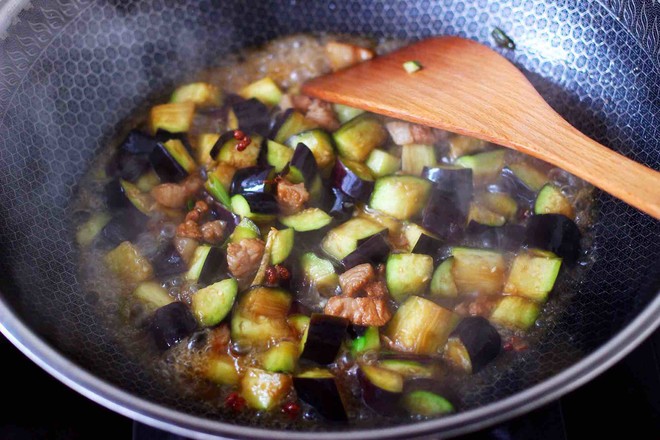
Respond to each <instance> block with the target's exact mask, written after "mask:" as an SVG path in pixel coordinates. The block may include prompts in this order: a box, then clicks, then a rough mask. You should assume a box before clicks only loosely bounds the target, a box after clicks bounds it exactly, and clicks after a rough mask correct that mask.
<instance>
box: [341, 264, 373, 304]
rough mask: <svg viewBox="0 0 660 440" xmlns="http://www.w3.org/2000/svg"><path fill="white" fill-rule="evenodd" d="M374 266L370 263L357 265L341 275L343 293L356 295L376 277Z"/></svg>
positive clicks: (349, 295)
mask: <svg viewBox="0 0 660 440" xmlns="http://www.w3.org/2000/svg"><path fill="white" fill-rule="evenodd" d="M374 276H375V274H374V268H373V267H372V266H371V264H369V263H364V264H360V265H358V266H355V267H353V268H351V269H349V270H347V271H346V272H344V273H343V274H341V275H339V285H340V286H341V291H342V295H344V296H348V297H351V298H353V297H356V296H358V293H360V292H361V291H362V289H364V287H365V286H366V285H367V283H369V282H370V281H372V280H373V279H374Z"/></svg>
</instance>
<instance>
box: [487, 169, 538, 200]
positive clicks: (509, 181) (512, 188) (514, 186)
mask: <svg viewBox="0 0 660 440" xmlns="http://www.w3.org/2000/svg"><path fill="white" fill-rule="evenodd" d="M492 188H493V189H495V188H497V189H498V190H499V191H501V192H506V193H509V194H511V195H512V196H513V197H514V198H515V199H516V200H517V201H519V202H522V204H523V205H526V206H527V205H532V204H533V203H534V201H535V200H536V191H534V190H533V189H531V188H529V187H528V186H527V185H525V184H524V183H523V182H522V180H520V179H518V177H517V176H516V175H515V173H514V172H513V171H511V169H510V168H508V167H504V168H502V172H501V173H500V178H499V179H498V182H497V184H495V185H494V186H493V187H492Z"/></svg>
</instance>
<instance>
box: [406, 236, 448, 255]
mask: <svg viewBox="0 0 660 440" xmlns="http://www.w3.org/2000/svg"><path fill="white" fill-rule="evenodd" d="M443 244H444V242H443V241H442V240H440V239H438V238H435V237H432V236H430V235H428V234H425V233H423V232H422V234H421V235H420V236H419V239H418V240H417V243H415V246H414V247H413V250H412V253H413V254H426V255H430V256H432V257H435V256H436V255H437V254H438V249H440V248H441V247H442V245H443Z"/></svg>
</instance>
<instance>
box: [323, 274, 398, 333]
mask: <svg viewBox="0 0 660 440" xmlns="http://www.w3.org/2000/svg"><path fill="white" fill-rule="evenodd" d="M339 285H340V286H341V290H342V295H340V296H333V297H332V298H330V299H329V300H328V304H327V305H326V306H325V313H326V314H328V315H333V316H341V317H344V318H346V319H348V320H349V321H351V322H352V323H353V324H357V325H375V326H381V325H385V324H386V323H387V322H388V321H389V320H390V318H391V317H392V313H391V312H390V310H389V308H388V307H387V294H388V292H387V286H386V285H385V282H384V281H382V280H376V273H375V271H374V268H373V267H372V266H371V264H368V263H365V264H360V265H359V266H355V267H353V268H351V269H349V270H347V271H346V272H344V273H343V274H341V275H340V276H339ZM364 295H366V296H364Z"/></svg>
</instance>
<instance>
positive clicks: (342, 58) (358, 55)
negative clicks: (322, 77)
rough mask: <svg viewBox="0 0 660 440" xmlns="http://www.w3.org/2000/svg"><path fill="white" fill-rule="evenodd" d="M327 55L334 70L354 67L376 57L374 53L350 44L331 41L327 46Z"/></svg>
mask: <svg viewBox="0 0 660 440" xmlns="http://www.w3.org/2000/svg"><path fill="white" fill-rule="evenodd" d="M325 54H326V56H327V57H328V61H330V66H331V67H332V70H339V69H343V68H345V67H349V66H352V65H354V64H357V63H359V62H361V61H366V60H370V59H372V58H373V57H374V55H375V53H374V51H372V50H370V49H366V48H364V47H360V46H355V45H353V44H348V43H339V42H337V41H330V42H328V43H327V44H326V45H325Z"/></svg>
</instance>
